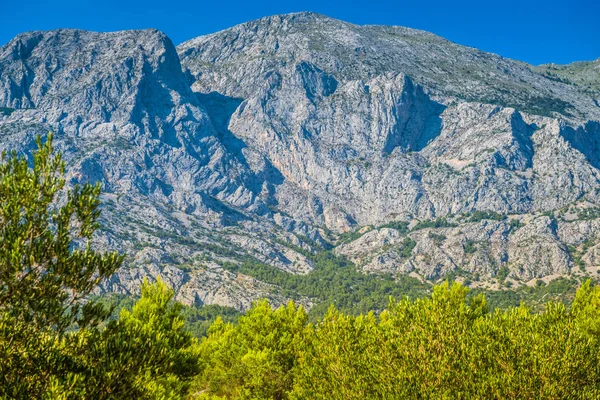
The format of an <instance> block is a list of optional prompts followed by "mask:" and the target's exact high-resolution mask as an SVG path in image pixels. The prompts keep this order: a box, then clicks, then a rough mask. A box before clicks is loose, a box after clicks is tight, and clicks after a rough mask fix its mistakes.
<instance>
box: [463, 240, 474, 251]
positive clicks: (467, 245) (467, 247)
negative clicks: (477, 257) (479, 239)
mask: <svg viewBox="0 0 600 400" xmlns="http://www.w3.org/2000/svg"><path fill="white" fill-rule="evenodd" d="M463 247H464V250H465V254H473V253H475V252H476V251H477V244H476V242H475V241H474V240H472V239H467V240H465V244H464V246H463Z"/></svg>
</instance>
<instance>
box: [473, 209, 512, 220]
mask: <svg viewBox="0 0 600 400" xmlns="http://www.w3.org/2000/svg"><path fill="white" fill-rule="evenodd" d="M466 217H467V222H479V221H482V220H484V219H490V220H493V221H503V220H505V219H506V216H505V215H502V214H499V213H497V212H495V211H475V212H473V213H472V214H470V215H467V216H466Z"/></svg>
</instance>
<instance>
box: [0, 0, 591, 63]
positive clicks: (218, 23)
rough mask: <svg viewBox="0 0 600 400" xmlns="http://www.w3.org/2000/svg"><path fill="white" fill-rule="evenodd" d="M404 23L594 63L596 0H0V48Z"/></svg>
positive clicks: (481, 44) (541, 58) (534, 57)
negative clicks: (57, 36)
mask: <svg viewBox="0 0 600 400" xmlns="http://www.w3.org/2000/svg"><path fill="white" fill-rule="evenodd" d="M294 11H314V12H319V13H322V14H325V15H328V16H330V17H334V18H338V19H342V20H345V21H349V22H352V23H356V24H385V25H402V26H408V27H411V28H417V29H424V30H427V31H431V32H434V33H436V34H438V35H440V36H443V37H445V38H447V39H450V40H452V41H454V42H457V43H460V44H463V45H468V46H473V47H477V48H480V49H482V50H485V51H491V52H494V53H498V54H500V55H502V56H505V57H510V58H514V59H518V60H522V61H526V62H529V63H532V64H541V63H547V62H556V63H560V64H564V63H569V62H573V61H580V60H593V59H597V58H600V0H568V1H557V0H547V1H541V0H520V1H517V0H496V1H490V0H481V1H474V0H468V1H460V0H455V1H452V0H447V1H442V0H431V1H427V0H411V1H403V0H395V1H391V0H386V1H381V0H359V1H352V0H346V1H327V0H316V1H313V0H304V1H263V0H246V1H240V0H228V1H222V0H221V1H218V0H217V1H215V0H212V1H201V0H196V1H191V0H168V1H165V0H162V1H156V0H144V1H140V0H135V1H133V0H131V1H129V0H104V1H86V0H27V2H24V1H15V0H0V45H3V44H5V43H6V42H8V41H9V40H10V39H12V38H13V37H14V36H15V35H17V34H18V33H21V32H25V31H29V30H46V29H55V28H80V29H87V30H95V31H113V30H122V29H139V28H157V29H160V30H161V31H163V32H165V33H166V34H167V35H168V36H169V37H170V38H171V39H172V40H173V42H175V44H179V43H181V42H182V41H185V40H187V39H191V38H193V37H196V36H199V35H203V34H206V33H212V32H215V31H218V30H221V29H225V28H228V27H230V26H233V25H235V24H238V23H241V22H245V21H249V20H252V19H256V18H260V17H263V16H267V15H272V14H281V13H288V12H294Z"/></svg>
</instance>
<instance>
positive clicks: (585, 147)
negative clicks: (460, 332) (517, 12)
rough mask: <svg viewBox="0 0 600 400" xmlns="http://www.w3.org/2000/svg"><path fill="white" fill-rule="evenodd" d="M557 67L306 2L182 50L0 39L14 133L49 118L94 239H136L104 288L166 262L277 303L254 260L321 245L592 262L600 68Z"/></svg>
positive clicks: (172, 275)
mask: <svg viewBox="0 0 600 400" xmlns="http://www.w3.org/2000/svg"><path fill="white" fill-rule="evenodd" d="M590 65H591V67H590ZM548 68H552V67H548V66H545V67H541V66H540V67H533V66H529V65H526V64H524V63H521V62H517V61H513V60H510V59H504V58H502V57H500V56H497V55H491V54H490V53H485V52H481V51H479V50H477V49H473V48H468V47H464V46H460V45H457V44H455V43H452V42H450V41H447V40H445V39H443V38H440V37H438V36H436V35H433V34H429V33H426V32H424V31H417V30H411V29H410V28H401V27H378V26H359V25H354V24H349V23H345V22H343V21H339V20H333V19H330V18H328V17H325V16H321V15H318V14H310V13H309V14H307V13H296V14H292V15H278V16H271V17H266V18H263V19H260V20H256V21H250V22H248V23H245V24H241V25H237V26H235V27H232V28H230V29H227V30H223V31H220V32H216V33H214V34H210V35H204V36H200V37H198V38H194V39H192V40H190V41H187V42H185V43H182V44H181V45H179V46H177V47H175V46H174V45H173V43H172V42H171V40H170V39H168V37H167V36H166V35H164V34H163V33H161V32H159V31H157V30H152V29H150V30H138V31H120V32H114V33H93V32H86V31H79V30H56V31H46V32H33V33H29V34H23V35H20V36H18V37H17V38H15V39H13V40H12V41H11V42H9V44H7V45H5V46H3V47H2V48H0V107H2V108H1V109H0V110H7V111H2V112H0V135H1V136H2V142H1V146H0V147H2V148H3V149H9V148H10V149H17V150H19V151H22V152H24V153H27V152H29V151H31V149H32V148H33V137H34V135H35V134H36V133H38V134H39V133H42V134H43V133H44V131H49V130H52V131H55V132H56V133H57V135H56V141H57V146H58V148H59V149H60V150H61V151H63V153H64V154H65V158H66V160H67V162H68V163H69V170H68V177H69V182H70V183H73V184H74V183H82V182H89V181H91V182H94V181H100V182H101V183H102V184H103V186H104V190H105V193H104V195H103V201H104V214H103V223H104V230H103V232H102V234H100V235H99V236H98V238H97V245H98V246H101V247H111V248H116V249H117V250H119V251H122V252H125V253H127V254H128V255H129V257H128V267H127V268H124V269H123V270H121V271H119V273H118V274H116V275H115V276H114V277H113V278H112V279H111V280H109V281H107V282H104V283H103V286H102V287H103V290H106V291H119V292H124V293H131V292H133V291H134V290H135V288H136V287H137V285H138V284H139V282H141V281H142V280H143V278H144V277H151V278H152V277H156V276H157V275H161V276H163V277H164V278H165V279H166V281H167V282H169V283H170V284H171V285H172V286H174V287H175V288H176V290H177V293H178V298H179V299H180V300H182V301H184V302H186V303H188V304H192V303H197V304H204V303H206V304H212V303H216V304H221V305H227V306H232V307H235V308H237V309H245V308H247V307H248V306H249V304H250V303H251V302H252V301H253V300H255V299H257V298H260V297H264V296H270V297H271V300H272V301H273V302H274V303H275V304H281V303H283V302H285V301H286V299H287V297H289V294H285V291H283V290H282V289H281V288H279V287H278V286H277V285H278V284H277V283H276V282H275V281H272V282H271V281H261V279H262V278H261V279H258V277H259V275H256V276H248V275H247V274H250V275H252V273H251V272H252V271H255V270H256V268H259V270H260V268H267V267H268V268H274V269H275V270H277V271H283V272H284V273H285V274H297V275H307V276H310V274H311V273H313V271H314V270H315V268H320V267H319V264H318V263H317V262H316V261H315V260H316V258H315V254H317V253H318V252H319V251H322V249H323V248H328V249H331V252H333V253H334V254H337V255H338V256H345V257H347V258H349V259H351V260H352V261H353V262H354V264H355V265H356V267H357V268H358V269H360V270H361V271H364V272H367V273H374V274H391V275H393V276H399V275H405V274H409V275H412V276H414V277H417V278H418V279H421V280H427V281H436V280H438V279H441V278H443V277H444V276H446V275H447V274H449V273H452V274H457V275H458V276H461V277H462V278H461V279H469V280H471V281H473V279H472V278H473V277H474V276H479V277H480V278H479V280H478V281H477V282H476V283H473V284H474V285H476V286H477V285H479V286H483V287H488V286H489V287H500V286H501V284H502V282H501V281H500V280H499V278H498V277H497V276H498V272H499V271H500V270H501V269H502V268H505V269H507V270H508V271H509V272H508V274H507V277H508V278H507V279H508V281H510V282H512V283H513V284H524V283H525V282H528V281H531V280H536V279H539V278H543V279H551V277H554V276H562V275H572V274H575V275H577V274H594V273H596V271H597V268H598V267H597V266H596V263H597V260H600V258H598V256H597V254H600V253H598V252H599V251H600V244H598V243H597V240H596V237H597V236H598V234H599V233H600V231H599V229H600V220H598V217H597V216H596V214H595V213H596V210H597V209H599V205H600V198H599V196H600V170H599V169H598V168H599V167H600V159H599V158H598V156H597V154H598V151H600V145H599V143H600V123H598V122H597V121H598V120H600V106H598V105H597V102H598V101H599V100H600V96H599V95H598V94H597V93H596V92H595V91H594V90H595V89H594V87H593V84H594V82H596V81H595V80H596V79H598V75H600V74H598V75H595V70H594V65H593V63H592V64H584V65H583V69H581V68H579V67H577V68H578V69H573V68H575V67H571V68H564V69H558V70H550V69H548ZM578 82H579V83H578ZM588 86H589V88H588ZM594 101H596V104H594ZM598 215H600V214H598ZM481 216H483V217H481ZM404 223H406V226H405V225H403V224H404ZM598 237H600V236H598ZM256 265H262V267H256ZM576 267H581V268H582V269H583V270H581V271H580V269H581V268H576ZM240 268H241V270H240ZM241 271H247V272H246V273H242V272H241ZM503 275H504V273H503ZM261 276H262V275H261ZM502 281H504V279H503V280H502ZM299 299H300V301H302V302H304V304H306V305H307V306H308V305H310V304H312V303H314V302H316V301H317V300H318V299H312V298H305V297H302V298H299Z"/></svg>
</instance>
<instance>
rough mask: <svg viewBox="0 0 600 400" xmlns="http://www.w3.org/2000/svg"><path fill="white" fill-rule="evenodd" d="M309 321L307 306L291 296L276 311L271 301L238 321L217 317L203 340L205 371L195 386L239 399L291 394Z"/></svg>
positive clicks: (197, 388) (267, 397)
mask: <svg viewBox="0 0 600 400" xmlns="http://www.w3.org/2000/svg"><path fill="white" fill-rule="evenodd" d="M307 321H308V315H307V314H306V312H305V311H304V309H302V307H296V306H295V305H294V303H291V302H290V303H289V304H288V305H287V306H285V307H280V308H278V309H276V310H274V311H273V310H272V309H271V307H270V305H269V304H268V302H267V301H261V302H258V303H256V304H254V306H253V307H252V309H250V310H249V311H248V313H247V314H246V315H245V316H242V317H240V319H239V323H238V324H237V325H235V326H234V325H232V324H226V323H224V322H223V321H222V320H221V319H217V321H216V322H215V323H214V324H213V326H211V328H210V331H209V335H208V337H207V338H205V339H204V340H203V341H202V342H201V344H200V346H199V353H200V359H201V365H202V369H203V371H202V373H201V374H200V375H199V376H198V378H197V380H196V382H195V389H196V390H197V391H202V390H207V391H208V392H209V393H211V394H212V395H218V396H223V397H226V398H236V399H282V398H286V396H287V393H289V392H290V391H291V389H292V384H293V379H294V377H293V373H292V371H293V370H294V368H295V367H296V365H297V358H296V348H297V347H298V343H302V335H303V333H304V329H305V327H306V324H307Z"/></svg>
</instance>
